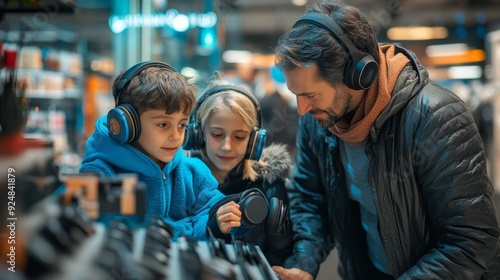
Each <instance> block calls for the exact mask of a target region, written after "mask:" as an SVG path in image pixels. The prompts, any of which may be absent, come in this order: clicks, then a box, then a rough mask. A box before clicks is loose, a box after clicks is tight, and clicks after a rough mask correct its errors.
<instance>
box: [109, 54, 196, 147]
mask: <svg viewBox="0 0 500 280" xmlns="http://www.w3.org/2000/svg"><path fill="white" fill-rule="evenodd" d="M148 67H160V68H166V69H168V70H170V71H172V72H177V71H175V69H174V68H173V67H172V66H170V65H168V64H167V63H165V62H161V61H144V62H140V63H138V64H136V65H134V66H132V67H130V68H129V69H128V70H127V71H125V73H123V75H122V76H121V77H120V80H118V81H117V86H116V87H115V88H114V90H113V96H114V97H115V108H114V109H111V110H110V111H109V112H108V118H107V122H108V131H109V136H110V137H111V138H112V139H113V140H115V141H116V142H118V143H120V144H125V143H130V142H133V141H135V140H137V139H139V136H140V135H141V122H140V119H139V113H138V112H137V110H136V109H135V108H134V106H132V104H129V103H123V104H122V101H121V95H122V93H123V90H124V89H125V87H126V86H127V85H128V84H129V83H130V81H131V80H132V79H133V78H134V77H135V76H137V75H138V74H139V73H140V72H141V71H142V70H144V69H146V68H148ZM186 138H187V135H185V137H184V140H186Z"/></svg>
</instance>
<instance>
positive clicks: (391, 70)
mask: <svg viewBox="0 0 500 280" xmlns="http://www.w3.org/2000/svg"><path fill="white" fill-rule="evenodd" d="M394 50H395V47H394V45H383V46H380V47H379V53H380V64H379V73H378V78H377V80H376V81H375V83H374V84H373V85H372V86H371V87H370V88H369V89H368V90H367V92H366V96H365V98H364V99H363V100H361V103H360V105H359V106H358V108H357V109H355V110H356V112H355V113H354V116H353V118H352V119H351V120H350V121H348V120H346V119H345V118H342V119H340V120H339V121H338V122H336V123H335V124H334V126H333V127H331V128H330V131H331V132H332V133H333V134H335V135H336V136H337V137H339V138H340V139H342V140H343V141H344V142H346V143H348V144H350V145H353V146H358V145H361V144H363V143H365V142H366V140H367V139H368V135H369V133H370V127H371V126H372V124H373V123H374V122H375V119H377V117H378V116H379V115H380V113H381V112H382V111H383V110H384V109H385V107H386V106H387V104H388V103H389V99H390V98H391V93H392V90H393V89H394V85H395V84H396V80H397V78H398V76H399V73H400V72H401V70H403V68H404V67H405V66H406V65H407V64H408V63H409V62H410V60H409V59H408V58H407V57H406V56H405V55H404V54H402V53H399V54H396V55H394Z"/></svg>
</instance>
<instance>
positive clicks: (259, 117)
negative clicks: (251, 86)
mask: <svg viewBox="0 0 500 280" xmlns="http://www.w3.org/2000/svg"><path fill="white" fill-rule="evenodd" d="M230 90H232V91H236V92H238V93H241V94H243V95H245V96H246V97H248V98H249V99H250V100H251V101H252V103H253V104H254V106H255V109H256V110H257V127H258V128H261V126H262V113H261V110H260V105H259V101H258V100H257V98H256V97H255V96H254V95H253V94H251V93H250V92H248V91H246V90H245V89H243V88H240V87H236V86H233V85H220V86H215V87H213V88H210V89H208V90H207V91H206V92H205V93H204V94H203V95H202V96H201V97H200V99H198V101H197V102H196V106H195V107H194V110H193V113H192V114H191V116H192V117H193V120H192V121H194V122H197V119H198V116H197V114H198V109H199V107H200V106H201V104H203V102H205V100H206V99H208V98H209V97H210V96H212V95H214V94H216V93H219V92H223V91H230Z"/></svg>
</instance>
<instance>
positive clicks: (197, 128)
mask: <svg viewBox="0 0 500 280" xmlns="http://www.w3.org/2000/svg"><path fill="white" fill-rule="evenodd" d="M230 90H232V91H235V92H238V93H241V94H243V95H245V96H246V97H248V98H250V100H251V101H252V102H253V104H254V105H255V109H256V110H257V125H256V126H254V127H253V128H252V131H251V132H250V137H249V138H250V139H249V140H248V146H247V150H246V153H245V157H244V159H251V160H255V161H258V160H259V159H260V156H261V154H262V150H263V149H264V144H265V142H266V135H267V131H266V129H263V128H261V125H262V113H261V110H260V105H259V101H258V100H257V98H256V97H255V96H253V95H252V94H251V93H249V92H247V91H245V90H243V89H240V88H237V87H235V86H231V85H221V86H215V87H213V88H211V89H209V90H208V91H207V92H205V93H204V94H203V95H202V96H201V97H200V99H199V100H198V102H196V106H195V108H194V110H193V112H192V113H191V116H190V118H189V124H188V129H187V130H188V135H189V137H186V138H188V139H187V142H186V144H185V145H184V149H185V150H200V149H202V148H203V146H204V145H205V140H204V139H203V129H202V127H201V121H200V120H198V118H197V116H196V115H197V114H198V108H199V107H200V105H201V104H202V103H203V102H204V101H205V100H206V99H207V98H208V97H210V96H212V95H214V94H216V93H219V92H223V91H230Z"/></svg>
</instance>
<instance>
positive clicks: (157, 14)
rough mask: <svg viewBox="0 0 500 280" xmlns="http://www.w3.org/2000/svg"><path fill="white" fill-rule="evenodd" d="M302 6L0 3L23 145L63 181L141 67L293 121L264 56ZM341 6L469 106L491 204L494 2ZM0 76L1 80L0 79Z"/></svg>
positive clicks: (272, 0)
mask: <svg viewBox="0 0 500 280" xmlns="http://www.w3.org/2000/svg"><path fill="white" fill-rule="evenodd" d="M311 2H312V1H311V0H126V1H122V0H45V1H40V0H38V1H37V0H19V1H17V0H0V42H1V45H0V46H2V47H1V50H2V51H1V52H2V53H3V57H4V58H5V59H7V58H8V57H11V55H12V52H15V53H16V57H17V60H16V71H17V78H18V81H21V82H22V83H23V84H24V85H25V88H24V89H25V91H24V94H25V97H27V100H28V103H27V104H28V105H27V106H28V107H29V109H28V110H29V111H28V115H27V120H26V125H25V126H24V127H23V129H22V133H23V134H24V137H26V138H41V139H45V140H48V141H50V142H51V147H53V150H54V159H55V165H56V166H57V172H58V174H61V173H64V172H74V171H75V170H77V169H78V166H79V164H80V161H81V157H82V155H83V151H84V148H85V141H86V139H87V138H88V137H89V136H90V135H91V134H92V132H93V128H94V127H93V126H94V122H95V120H96V119H97V118H98V117H99V116H102V115H104V114H106V113H107V112H108V111H109V110H110V109H111V108H112V107H113V106H114V103H113V98H112V96H111V92H110V83H111V81H112V80H113V78H114V77H115V76H116V75H117V74H118V73H119V72H120V71H121V70H123V69H125V68H128V67H130V66H132V65H133V64H135V63H137V62H140V61H145V60H161V61H165V62H167V63H169V64H170V65H172V66H173V67H174V68H176V69H177V70H178V71H181V72H182V73H184V74H186V75H188V76H191V77H193V79H192V81H193V83H195V84H197V85H198V87H199V88H200V89H203V88H204V86H205V85H206V81H207V79H209V78H210V77H212V76H213V75H214V73H215V72H220V73H223V75H225V76H230V77H232V78H234V79H237V80H240V81H243V82H246V83H247V84H249V85H250V86H251V87H252V88H253V89H254V91H255V94H256V95H257V97H258V98H260V99H263V98H266V97H269V96H271V95H273V94H278V95H279V96H280V100H283V104H284V105H285V106H287V108H288V109H290V110H291V111H293V110H294V102H293V101H294V100H293V97H292V96H291V95H290V93H289V92H287V89H286V86H285V84H284V78H283V75H282V73H280V72H279V71H278V70H277V69H275V68H274V67H273V66H274V56H273V53H274V47H275V46H276V44H277V40H278V39H279V37H280V36H281V34H283V33H284V32H285V31H286V30H287V29H288V28H290V27H291V26H292V25H293V23H294V22H295V21H296V20H297V19H298V18H299V17H300V16H301V15H302V14H303V12H304V9H305V6H306V5H307V4H310V3H311ZM344 2H346V3H348V4H351V5H354V6H356V7H358V8H360V9H361V10H362V11H363V12H364V13H365V15H366V16H367V17H368V19H369V21H370V22H371V23H372V26H373V28H374V30H375V31H376V34H377V36H378V38H379V41H380V42H390V43H396V44H400V45H402V46H404V47H406V48H409V49H411V50H412V51H414V52H415V53H416V54H417V55H418V57H419V58H420V60H421V62H422V63H423V64H424V65H425V66H426V67H427V69H428V71H429V73H430V76H431V78H432V79H434V80H437V81H439V83H441V84H442V85H444V86H446V87H448V88H450V89H451V90H452V91H454V92H455V93H456V94H457V95H458V96H460V97H461V98H462V99H463V100H464V101H465V102H466V103H467V104H468V105H469V107H470V110H471V111H472V112H473V115H474V117H475V120H476V123H477V125H478V128H479V131H480V133H481V135H482V137H483V142H484V146H485V150H486V154H487V158H488V168H489V174H490V176H491V178H492V180H493V182H494V185H495V188H496V192H497V193H500V175H498V174H500V0H418V1H416V0H414V1H411V0H380V1H372V0H345V1H344ZM2 68H3V67H2ZM7 72H8V70H7V69H6V68H3V69H2V70H1V77H2V79H4V78H6V77H7V76H8V75H7ZM271 107H272V106H271ZM280 112H282V111H280ZM268 118H269V122H268V125H269V127H267V129H268V131H270V134H269V138H270V139H268V141H276V142H280V141H283V142H284V143H286V141H287V140H290V137H281V138H280V136H283V135H286V133H285V132H288V131H285V130H286V129H288V128H293V123H294V122H295V121H296V117H294V116H293V114H285V113H283V114H278V113H276V112H275V113H274V114H273V113H270V115H269V116H268ZM273 118H274V119H273ZM0 131H1V130H0ZM291 133H292V134H293V131H292V132H291ZM292 138H293V137H292ZM288 144H289V143H288ZM292 145H293V144H292ZM4 147H5V146H4ZM5 149H6V148H4V150H5ZM291 150H292V152H293V147H291ZM9 160H10V159H9ZM23 160H25V161H29V160H30V159H23ZM5 161H6V160H5V157H4V158H2V159H0V166H2V167H4V166H6V165H7V163H5ZM2 162H3V163H2ZM9 164H10V162H9ZM493 174H495V176H494V175H493ZM497 201H498V200H497ZM497 204H500V201H498V202H497ZM497 207H499V205H497ZM324 269H325V270H326V269H327V268H326V265H325V268H324ZM331 269H332V270H334V269H333V268H331ZM328 273H330V272H328ZM328 273H327V272H324V273H323V274H322V273H320V277H319V279H321V277H322V275H327V274H328ZM333 273H335V272H333ZM330 275H331V274H330ZM325 279H326V278H325ZM329 279H332V278H329Z"/></svg>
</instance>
